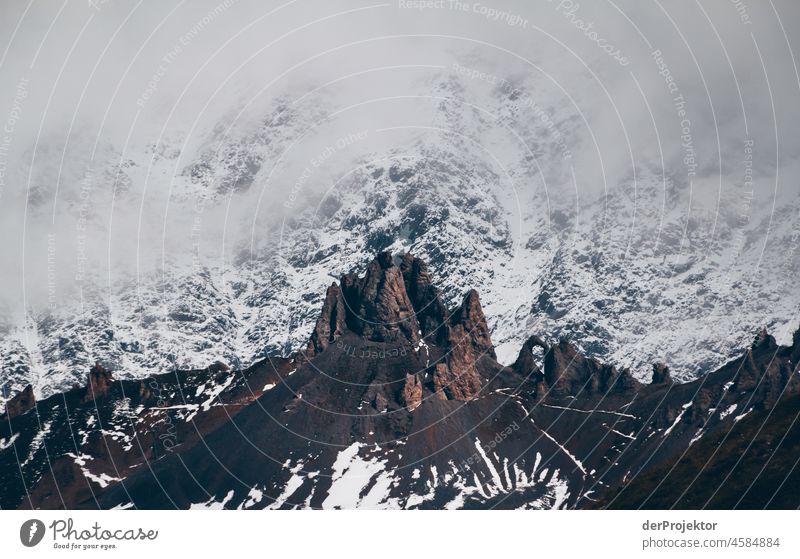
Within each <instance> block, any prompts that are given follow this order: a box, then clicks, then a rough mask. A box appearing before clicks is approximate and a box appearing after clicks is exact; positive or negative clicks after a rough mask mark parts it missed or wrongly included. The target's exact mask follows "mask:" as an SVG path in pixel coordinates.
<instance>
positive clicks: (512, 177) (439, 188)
mask: <svg viewBox="0 0 800 559" xmlns="http://www.w3.org/2000/svg"><path fill="white" fill-rule="evenodd" d="M468 82H469V80H467V79H466V78H464V77H463V76H462V77H459V76H458V75H448V76H445V77H442V78H441V79H437V80H434V81H432V82H426V83H425V84H424V88H426V92H427V93H428V94H429V95H430V96H431V99H432V101H431V102H432V103H433V104H434V107H435V109H436V110H435V111H434V113H433V114H434V116H433V120H432V122H430V123H429V124H430V125H431V126H433V127H436V128H437V130H442V131H443V132H442V133H441V135H439V136H434V137H431V136H427V135H419V136H417V137H413V138H412V139H410V140H409V141H408V142H407V143H406V144H404V145H398V146H396V147H394V148H392V149H389V150H385V151H374V152H371V153H369V154H368V155H364V154H362V155H361V156H360V157H358V158H357V159H356V160H348V161H347V162H346V163H341V165H346V167H343V168H344V169H346V170H345V171H344V172H342V169H337V170H338V171H340V172H339V173H338V174H335V173H333V172H331V175H330V176H331V177H332V178H330V179H328V177H327V176H326V175H325V174H324V173H322V174H320V176H318V177H316V179H315V180H317V182H319V183H321V184H324V185H328V184H329V185H330V186H328V187H326V188H316V189H310V190H309V191H307V192H306V191H303V192H301V193H300V194H301V200H300V201H299V202H298V203H297V204H295V205H293V206H292V207H291V208H290V210H289V211H283V212H282V213H281V212H280V211H278V210H277V209H276V208H277V207H278V205H279V204H280V203H281V202H282V201H283V198H281V197H280V196H278V195H276V194H274V191H273V190H270V189H277V190H279V191H282V193H283V194H284V195H285V194H286V191H288V190H289V188H290V187H291V184H289V183H287V182H285V181H286V180H287V177H288V176H289V175H288V174H287V175H284V176H283V177H282V179H283V182H280V181H279V182H278V183H277V184H276V173H277V174H278V175H280V170H281V169H284V170H285V169H286V168H287V166H288V167H290V166H291V165H292V163H291V161H290V159H291V158H290V157H289V156H287V155H286V152H287V150H289V148H290V147H291V146H293V145H294V142H295V141H296V140H297V139H298V138H300V137H301V136H303V134H304V133H305V132H307V131H308V130H312V129H316V127H318V126H319V125H320V124H319V123H320V122H324V121H325V119H326V114H328V111H329V108H328V107H326V106H325V105H324V104H312V105H310V107H303V108H298V107H293V106H292V105H291V103H290V102H288V101H286V100H279V101H278V102H276V103H275V104H274V105H273V106H272V107H270V110H269V111H268V112H267V113H266V115H265V116H263V117H262V118H260V119H256V120H254V121H252V120H251V121H247V122H246V123H244V124H239V125H238V127H234V128H232V129H229V124H230V123H229V122H228V121H226V122H223V123H220V125H219V126H218V127H216V128H214V129H213V130H211V131H210V132H209V133H208V136H207V140H206V141H205V142H201V145H200V146H199V147H198V146H195V147H194V148H193V149H192V150H189V149H188V148H187V146H185V145H184V144H183V143H182V142H181V141H170V142H167V141H166V140H164V139H162V144H161V145H160V147H159V148H158V149H153V148H152V146H151V147H150V148H147V149H144V148H143V149H142V150H141V151H140V152H137V153H126V154H125V158H123V159H122V161H123V163H120V158H119V156H115V155H114V153H107V154H106V155H104V156H103V157H102V158H100V157H99V158H98V159H99V160H102V161H105V162H106V163H105V165H106V167H107V168H105V167H101V168H99V169H95V170H94V171H93V179H92V180H93V181H95V183H96V184H98V185H100V184H102V185H103V187H104V188H106V189H107V190H109V191H110V192H109V193H107V195H108V196H112V194H113V196H117V197H118V200H117V204H126V203H128V204H132V205H133V204H136V207H137V208H138V204H139V198H137V196H139V195H142V197H143V196H144V195H143V194H141V193H142V191H143V188H144V187H143V185H144V184H146V185H148V186H147V188H149V189H150V190H159V189H161V190H165V191H166V194H163V193H162V195H163V196H166V198H167V199H169V201H170V203H171V204H173V205H174V206H175V207H177V208H179V210H175V209H173V208H170V212H171V213H169V214H167V217H165V218H164V222H165V223H167V224H171V223H172V219H171V216H173V215H177V216H179V214H180V211H184V210H185V211H187V212H189V213H190V210H187V208H189V209H191V208H193V206H192V204H195V203H196V201H197V200H202V201H203V204H205V206H204V208H203V209H202V211H203V212H204V216H205V217H207V216H209V215H213V216H214V219H216V217H217V215H221V216H225V215H227V213H226V208H229V207H230V205H231V204H236V203H250V202H252V201H255V200H260V203H262V204H263V205H264V207H266V208H268V210H269V211H271V212H273V213H275V214H278V215H280V219H277V220H272V221H269V224H268V225H265V226H263V228H260V227H261V224H260V223H259V222H258V220H253V221H252V222H247V223H241V222H239V223H235V222H234V223H230V224H228V223H227V222H226V227H229V228H230V230H234V229H236V228H237V227H239V228H242V229H244V230H247V231H249V233H250V236H249V237H248V238H246V239H244V240H242V241H241V242H240V243H239V245H238V246H236V247H234V248H233V249H231V248H227V249H226V250H227V256H228V257H227V258H222V259H209V260H203V261H200V262H197V261H192V262H182V261H178V260H176V261H175V262H165V263H164V265H163V266H160V267H159V268H158V269H156V270H154V271H145V272H142V271H139V270H136V272H135V274H132V275H129V276H120V277H115V278H114V279H113V281H110V282H109V280H108V278H103V280H102V281H98V285H102V288H100V287H97V288H96V289H95V288H93V287H92V286H91V285H87V286H85V293H84V296H83V297H82V298H81V299H80V300H79V299H78V298H75V301H74V304H71V305H70V304H62V305H60V306H59V308H58V309H57V310H56V311H50V310H47V309H30V310H29V312H28V317H27V320H22V321H19V320H18V321H16V322H14V321H11V323H10V325H9V326H8V327H7V328H6V329H5V330H4V331H3V333H2V334H0V362H2V366H3V379H4V380H5V381H6V382H7V385H6V386H7V389H8V391H9V392H11V393H13V392H16V391H17V390H19V389H21V388H22V387H24V385H25V384H27V383H29V382H32V383H33V384H34V386H35V389H36V392H37V395H38V396H47V395H49V394H52V393H53V392H55V391H58V390H62V389H64V388H68V387H70V386H72V385H73V384H74V383H76V382H81V383H83V378H84V377H85V374H86V371H87V370H88V367H89V366H90V365H91V364H92V363H93V362H94V361H95V360H100V361H102V362H105V363H107V364H108V365H109V366H111V367H113V368H114V369H115V370H116V371H117V376H118V377H129V376H130V377H137V376H143V375H146V374H152V373H155V372H162V371H164V370H165V369H167V368H172V367H178V368H187V369H188V368H199V367H204V366H207V365H208V364H209V363H211V362H214V361H216V360H222V361H225V362H229V363H232V364H235V365H237V366H244V365H247V364H249V363H252V362H253V361H254V360H256V359H258V358H260V357H262V356H264V355H268V354H281V355H288V354H289V353H290V352H291V351H292V350H294V349H297V348H299V347H300V346H301V345H303V344H304V343H305V341H306V340H307V338H308V335H309V333H310V330H311V328H312V326H313V322H314V319H315V317H316V316H317V313H318V311H319V308H320V306H321V297H322V294H324V293H325V287H326V286H327V285H330V283H331V282H333V281H334V280H335V279H337V278H338V277H339V275H341V274H343V273H345V272H347V271H351V270H359V269H360V267H361V266H363V265H365V263H367V262H369V261H370V260H371V258H372V257H374V255H375V254H376V253H378V252H379V251H383V250H392V251H396V252H399V251H407V252H411V253H413V254H414V255H416V256H418V257H420V258H423V259H425V260H426V261H427V262H429V265H430V268H431V271H432V273H433V275H434V277H435V278H436V281H437V283H439V285H440V286H441V287H442V289H443V292H444V296H445V297H446V298H447V300H448V302H449V303H450V304H453V303H454V302H455V301H457V300H459V299H460V298H461V297H462V296H463V294H464V293H465V292H466V291H467V290H468V289H470V288H475V289H478V290H479V291H480V293H481V294H482V299H483V305H484V309H485V312H486V315H487V318H488V320H489V323H490V326H491V328H492V330H493V332H492V338H493V340H494V342H495V344H496V345H497V347H498V357H499V359H500V361H501V362H505V363H509V362H511V361H512V360H513V358H514V357H515V356H516V353H517V351H518V349H519V347H520V346H521V344H522V342H523V341H524V339H525V338H526V337H527V336H528V335H529V334H533V333H535V334H539V335H541V336H543V337H544V338H546V339H550V340H555V339H557V338H559V337H568V338H570V339H571V340H572V341H573V342H574V343H575V344H576V345H577V346H578V347H580V348H581V349H582V350H583V351H585V352H587V353H589V354H592V355H595V356H597V357H599V358H600V359H602V360H604V361H607V362H611V363H615V364H618V365H621V366H626V367H630V368H631V369H632V372H633V373H634V375H635V376H637V377H640V378H644V377H648V376H649V373H650V364H651V363H652V362H654V361H656V360H660V361H665V362H667V363H668V364H669V365H670V367H671V369H672V371H673V376H675V377H677V378H692V377H695V376H697V375H698V374H700V373H702V372H705V371H708V370H710V369H712V368H713V367H715V366H718V365H720V364H722V363H723V362H725V361H726V360H728V359H729V358H730V357H731V356H732V352H733V351H734V350H735V349H736V348H739V347H741V346H742V345H743V343H745V342H746V341H747V340H749V339H751V338H752V336H753V333H754V332H755V331H756V330H757V329H758V328H759V327H761V326H767V327H768V328H769V329H770V331H774V332H775V333H776V334H777V336H778V338H779V342H786V341H787V340H788V337H789V333H790V332H791V329H792V328H793V327H796V316H795V313H796V311H795V309H797V308H798V304H800V290H798V289H797V288H796V286H795V282H793V281H792V278H793V277H796V276H797V273H798V272H800V257H799V255H800V254H799V253H798V248H797V245H798V244H799V243H798V234H797V228H796V225H795V219H796V216H797V215H798V209H800V208H799V207H798V202H797V200H788V203H781V204H779V205H778V206H777V207H776V209H775V210H774V211H773V208H772V205H771V204H770V203H763V204H762V205H758V204H757V203H755V202H754V203H753V204H751V205H750V206H749V207H748V212H747V214H748V215H747V219H746V220H743V219H742V217H741V213H742V212H741V198H740V197H739V196H738V195H736V191H735V189H733V190H732V191H731V192H730V193H728V194H726V195H725V196H722V197H721V198H720V200H719V202H718V204H719V207H717V201H716V200H715V201H714V203H712V204H707V205H706V206H703V205H702V204H700V205H698V203H697V201H696V200H693V199H692V193H691V192H690V191H689V190H688V189H687V188H686V186H685V184H684V183H683V182H682V181H681V180H680V179H679V178H676V177H675V176H674V175H671V174H670V173H669V172H667V173H666V174H665V175H664V176H662V174H661V171H660V170H658V171H657V170H651V169H648V168H641V169H637V173H636V180H635V181H634V178H633V177H632V176H631V177H630V178H629V179H627V180H623V181H622V182H621V183H620V184H614V185H610V187H609V189H608V190H607V191H603V189H594V190H592V192H601V193H600V194H597V193H595V194H591V193H587V194H585V195H583V193H582V192H581V196H578V195H577V191H576V190H575V189H574V188H573V185H572V183H571V181H572V178H571V177H572V175H571V172H570V163H569V161H566V160H565V159H564V157H563V156H564V146H565V145H569V144H570V143H571V142H572V141H578V140H577V139H576V138H575V137H574V136H575V134H576V133H577V132H576V130H577V129H578V128H579V119H578V118H577V116H576V115H575V114H573V113H572V112H570V111H569V110H568V107H567V105H566V103H565V102H564V101H563V100H560V99H559V100H558V101H554V102H552V103H549V104H547V105H546V106H545V108H544V109H543V110H544V111H545V112H541V111H539V110H532V108H531V104H530V102H529V101H526V99H525V98H524V97H522V98H520V96H519V94H518V93H513V92H510V91H509V90H507V89H502V88H484V89H481V90H480V91H477V90H476V87H477V86H476V85H475V84H474V83H468ZM479 85H485V84H479ZM518 85H519V86H520V87H527V88H528V89H527V91H529V96H534V97H535V98H537V99H539V98H540V97H541V96H543V95H544V92H540V91H539V90H537V87H538V86H537V85H536V84H531V83H528V84H518ZM539 93H541V95H539V96H537V95H538V94H539ZM476 97H480V101H481V103H480V108H476V107H475V106H473V105H474V104H475V98H476ZM465 99H470V100H471V101H472V104H469V105H467V104H465V103H464V102H463V101H464V100H465ZM553 123H555V124H554V125H553ZM498 128H500V129H501V130H504V131H505V132H504V134H505V135H506V136H507V135H508V134H511V136H513V137H514V141H512V142H509V141H506V142H505V143H503V141H501V140H500V139H499V138H498V136H497V133H496V132H497V129H498ZM512 132H513V133H512ZM476 138H477V139H479V140H480V141H479V142H476V141H475V139H476ZM565 142H566V144H565ZM192 154H194V155H192ZM51 171H52V170H51ZM42 172H43V173H44V172H45V171H42ZM84 176H85V173H84V174H83V175H82V174H81V173H67V174H64V175H63V176H62V179H61V180H62V181H72V182H76V181H77V182H79V181H80V180H82V179H81V177H84ZM51 178H52V177H51ZM334 179H335V180H334ZM326 181H328V182H326ZM52 183H53V180H45V179H44V178H43V179H41V180H39V181H37V184H45V185H49V184H52ZM164 185H169V188H168V189H165V188H164ZM545 185H547V187H545ZM112 187H113V188H112ZM145 190H146V189H145ZM126 196H127V197H128V198H126ZM248 196H249V198H248ZM39 198H41V199H42V200H46V199H47V196H45V195H43V194H41V193H39ZM142 199H144V197H143V198H142ZM162 201H163V200H162ZM93 203H94V204H98V201H97V199H96V198H95V199H93ZM149 203H151V202H141V204H143V207H144V205H145V204H149ZM181 204H183V205H181ZM153 205H157V204H156V203H153ZM72 210H73V211H75V212H78V211H84V210H85V208H82V207H81V198H80V197H75V198H74V203H73V207H72ZM41 211H43V212H45V211H52V208H51V207H50V206H47V207H46V208H45V207H43V209H42V210H41ZM143 211H145V212H146V210H143ZM195 211H198V210H195ZM214 211H219V212H220V213H219V214H214V213H213V212H214ZM179 217H180V216H179ZM183 217H185V216H183ZM186 219H187V220H188V222H189V224H190V225H191V215H189V217H188V218H186ZM169 226H170V225H164V226H163V230H164V232H165V234H167V235H169V233H168V227H169ZM226 230H228V229H226ZM159 232H160V230H159ZM183 233H184V234H186V231H183ZM212 234H213V233H212Z"/></svg>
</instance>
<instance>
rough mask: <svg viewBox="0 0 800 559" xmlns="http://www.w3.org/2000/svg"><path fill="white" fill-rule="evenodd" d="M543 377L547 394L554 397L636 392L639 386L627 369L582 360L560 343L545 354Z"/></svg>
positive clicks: (567, 344)
mask: <svg viewBox="0 0 800 559" xmlns="http://www.w3.org/2000/svg"><path fill="white" fill-rule="evenodd" d="M544 375H545V380H546V382H547V384H548V385H549V386H550V392H551V395H552V396H554V397H556V398H563V397H566V396H578V395H581V396H584V395H597V394H605V393H608V392H611V391H617V392H619V391H627V390H638V389H639V388H640V387H641V384H640V383H639V382H638V381H637V380H636V379H634V378H633V376H632V375H631V374H630V371H629V370H627V369H623V370H622V371H621V372H620V371H618V370H617V368H616V367H613V366H611V365H605V364H603V363H600V362H599V361H597V360H596V359H594V358H588V357H584V356H583V355H581V354H580V353H579V352H578V350H577V349H576V348H575V347H574V346H573V345H571V344H570V343H568V342H566V341H564V340H562V341H560V342H559V343H558V344H556V345H555V346H553V347H552V348H550V351H548V352H547V355H546V356H545V365H544Z"/></svg>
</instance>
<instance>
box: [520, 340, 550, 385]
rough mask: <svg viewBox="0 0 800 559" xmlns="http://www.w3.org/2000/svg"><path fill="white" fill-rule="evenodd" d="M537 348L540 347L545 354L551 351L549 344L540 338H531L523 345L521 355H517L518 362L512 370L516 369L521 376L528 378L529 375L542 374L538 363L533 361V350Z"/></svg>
mask: <svg viewBox="0 0 800 559" xmlns="http://www.w3.org/2000/svg"><path fill="white" fill-rule="evenodd" d="M536 347H540V348H541V349H542V350H543V351H544V353H547V350H548V349H549V347H548V345H547V342H545V341H544V340H543V339H541V338H540V337H539V336H530V337H529V338H528V339H527V340H525V343H524V344H522V348H521V349H520V350H519V355H517V360H516V361H514V364H513V365H511V368H512V369H514V371H516V372H517V373H518V374H519V375H521V376H523V377H527V376H529V375H534V374H536V373H539V372H541V371H540V369H539V366H538V365H537V364H536V361H534V359H533V350H534V348H536Z"/></svg>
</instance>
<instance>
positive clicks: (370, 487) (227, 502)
mask: <svg viewBox="0 0 800 559" xmlns="http://www.w3.org/2000/svg"><path fill="white" fill-rule="evenodd" d="M522 337H525V342H524V344H522V345H521V347H520V348H518V355H517V357H516V359H515V360H514V361H513V363H512V364H511V365H510V366H505V365H503V364H501V363H499V362H498V361H497V354H496V351H495V348H494V345H493V342H492V339H491V333H490V328H489V326H488V322H487V320H486V317H485V315H484V309H483V306H482V301H481V296H480V295H479V294H478V292H477V291H475V290H467V291H466V292H465V293H464V294H462V297H461V301H460V303H459V304H458V305H456V306H448V305H447V304H446V303H445V301H444V299H443V297H442V293H441V291H440V290H439V289H438V288H437V287H436V285H435V283H434V282H433V279H432V274H431V273H430V271H429V270H428V267H427V265H426V263H425V262H424V261H423V260H421V259H419V258H416V257H414V256H411V255H410V254H407V253H405V254H400V255H397V254H396V255H393V254H392V253H389V252H384V253H380V254H379V255H378V256H377V258H375V259H373V260H372V261H370V262H369V263H368V265H367V266H366V267H364V272H363V273H362V274H358V273H347V274H344V275H343V276H341V277H340V279H339V280H338V281H336V282H332V283H331V284H330V285H329V286H328V288H327V289H326V290H325V293H324V297H323V299H322V300H321V303H320V304H319V305H317V319H316V321H315V325H314V327H313V329H312V331H311V333H310V335H309V336H308V338H307V340H306V343H305V344H304V345H303V346H302V349H301V350H298V351H296V352H294V353H292V354H291V355H290V356H288V357H280V358H267V359H264V360H262V361H260V362H258V363H256V364H255V365H253V366H251V367H247V368H242V369H236V368H233V369H232V368H230V367H228V366H227V365H225V364H223V363H215V364H213V365H211V366H209V367H207V368H206V369H201V370H192V371H180V370H174V371H171V372H164V373H161V374H159V375H155V376H152V377H148V378H144V379H141V380H124V379H116V378H115V373H114V372H112V371H110V370H108V369H106V368H105V367H103V366H102V365H100V364H97V365H95V366H93V367H92V368H91V370H90V371H89V372H88V375H87V377H86V379H87V380H86V381H85V385H84V386H80V387H76V388H74V389H72V390H69V391H67V392H65V393H63V394H58V395H54V396H51V397H49V398H47V399H44V400H38V401H37V400H36V398H35V396H34V395H33V391H32V388H31V387H29V388H28V389H27V390H26V391H23V392H22V393H20V394H19V395H18V396H16V397H15V398H13V399H12V400H11V401H10V402H9V405H8V411H7V414H6V415H5V416H4V417H3V418H2V421H0V472H2V483H0V488H2V489H0V504H1V505H2V507H3V508H18V507H20V508H98V507H99V508H132V507H134V508H231V509H235V508H238V509H241V508H245V509H248V508H534V509H541V508H593V507H597V506H611V507H615V506H621V507H624V508H637V507H640V506H644V507H647V506H648V503H649V501H648V495H649V493H647V492H646V491H645V490H643V489H642V485H643V484H646V483H650V482H649V481H648V480H651V479H653V475H654V472H658V471H661V470H663V469H665V468H667V467H668V466H669V465H670V464H672V463H674V462H675V461H676V460H682V459H684V457H689V456H693V455H694V454H696V453H702V452H706V453H707V452H709V450H707V449H709V448H716V449H717V450H716V454H718V456H717V458H716V462H715V464H716V468H717V470H716V472H717V475H715V476H705V477H698V479H695V480H693V482H692V483H691V484H690V483H689V482H688V481H689V480H688V479H685V478H681V479H680V480H678V481H673V482H672V483H671V484H670V490H671V491H672V492H676V491H677V490H678V488H679V486H681V484H684V483H685V486H684V487H685V489H686V491H687V492H691V493H690V494H696V495H700V496H708V495H712V494H713V496H718V497H719V499H721V500H720V501H713V500H712V501H711V502H712V504H713V503H714V502H722V503H730V502H732V501H734V500H735V497H736V496H735V495H733V494H731V493H730V492H731V491H734V490H735V489H734V488H737V487H739V488H740V487H743V486H746V485H747V484H752V483H757V482H759V476H758V475H755V476H754V475H753V472H754V471H755V470H754V468H755V466H756V465H759V464H760V465H763V466H764V467H765V468H766V467H767V466H771V469H770V470H769V475H768V476H767V477H766V478H764V481H763V482H762V486H768V487H764V491H760V492H757V493H753V492H750V493H749V494H748V496H749V498H748V500H747V501H745V505H746V506H747V507H749V508H762V507H766V506H777V507H789V508H792V507H796V506H797V505H798V504H800V502H798V496H797V493H796V491H795V489H794V487H792V486H790V485H787V484H781V483H778V481H779V480H780V479H784V478H786V476H788V475H790V474H791V468H790V464H791V463H792V461H793V458H792V456H793V454H792V449H793V448H794V446H793V443H791V444H786V445H784V444H783V442H784V441H783V440H778V439H777V438H776V436H775V433H776V432H778V433H779V431H776V429H778V427H780V426H782V425H784V424H785V423H786V422H787V421H788V418H790V417H791V416H792V414H794V416H795V417H796V415H797V414H798V413H799V412H800V410H799V409H798V408H797V402H798V399H797V398H798V395H800V375H799V374H798V360H799V359H800V332H798V333H796V334H795V335H794V336H793V341H792V344H791V345H790V346H781V345H779V344H778V343H777V342H776V340H775V338H773V337H772V336H771V335H769V334H768V333H767V332H766V331H763V330H762V331H761V332H759V333H758V335H757V336H756V337H755V339H754V340H753V341H752V343H751V344H750V346H749V347H747V348H746V349H742V350H740V352H739V354H738V356H737V357H736V358H735V359H733V360H731V361H730V362H728V363H727V364H725V365H723V366H722V367H720V368H719V369H717V370H714V371H712V372H710V373H708V374H705V375H703V376H702V377H700V378H698V379H696V380H693V381H690V382H685V383H680V382H676V381H675V380H674V379H673V378H672V376H671V373H670V369H669V367H668V366H666V365H665V364H661V363H657V364H655V365H653V366H652V377H651V379H649V380H648V381H647V382H640V381H639V380H637V379H636V378H635V377H634V376H633V375H632V374H631V371H630V370H629V369H627V368H617V367H615V366H612V365H610V364H605V363H603V362H601V361H599V360H597V359H595V358H593V357H588V356H586V355H584V354H582V353H581V351H580V350H579V349H578V348H577V347H576V346H575V345H573V344H572V343H570V342H569V341H567V340H565V339H562V340H560V341H556V342H553V343H549V342H547V341H546V340H545V339H543V338H542V337H540V336H538V335H530V334H529V333H526V334H523V335H522ZM773 410H774V414H773ZM755 421H758V425H760V426H761V428H760V429H757V430H754V425H756V424H755V423H754V422H755ZM775 421H777V422H779V424H780V425H778V426H777V427H776V425H773V422H775ZM740 425H741V429H747V430H748V432H750V433H751V435H752V437H751V438H750V441H751V444H749V445H747V447H746V448H741V447H742V445H741V443H739V444H733V445H730V444H726V441H727V440H728V439H732V441H733V440H735V441H741V436H740V431H739V429H740ZM695 449H697V450H695ZM700 449H703V450H700ZM756 450H757V452H756ZM728 452H729V454H721V453H728ZM701 456H702V454H701ZM739 457H741V458H742V460H739ZM740 463H741V464H743V466H742V467H740ZM744 466H746V467H744ZM702 471H703V468H699V469H695V470H690V473H695V474H697V475H698V476H700V475H701V474H702ZM723 474H724V477H725V479H726V482H725V483H721V481H720V478H721V476H723ZM645 487H646V485H645ZM671 498H672V497H669V496H666V497H664V496H660V497H659V499H658V500H657V501H654V502H653V504H655V503H657V507H656V508H668V507H669V506H672V505H673V504H674V505H675V506H679V507H687V508H697V507H701V506H703V504H704V503H705V500H704V499H699V498H698V499H694V500H682V498H681V496H677V495H675V500H674V501H672V500H671Z"/></svg>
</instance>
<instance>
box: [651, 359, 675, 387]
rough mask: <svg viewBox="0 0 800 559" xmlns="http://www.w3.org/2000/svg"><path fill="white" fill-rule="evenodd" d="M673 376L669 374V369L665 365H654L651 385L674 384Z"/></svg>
mask: <svg viewBox="0 0 800 559" xmlns="http://www.w3.org/2000/svg"><path fill="white" fill-rule="evenodd" d="M672 382H673V381H672V375H671V374H670V372H669V367H667V366H666V365H665V364H664V363H654V364H653V380H652V382H651V384H672Z"/></svg>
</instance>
